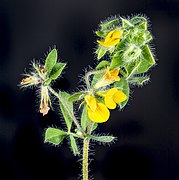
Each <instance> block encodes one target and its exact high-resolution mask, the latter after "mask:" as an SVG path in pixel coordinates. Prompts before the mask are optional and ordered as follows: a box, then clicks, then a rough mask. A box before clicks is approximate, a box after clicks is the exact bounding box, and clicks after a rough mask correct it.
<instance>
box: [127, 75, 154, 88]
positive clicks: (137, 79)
mask: <svg viewBox="0 0 179 180" xmlns="http://www.w3.org/2000/svg"><path fill="white" fill-rule="evenodd" d="M149 80H150V77H148V76H141V77H140V76H133V77H131V78H130V79H129V80H128V81H129V83H131V84H134V85H140V86H142V85H143V84H144V83H146V82H147V81H149Z"/></svg>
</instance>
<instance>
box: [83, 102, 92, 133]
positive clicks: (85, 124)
mask: <svg viewBox="0 0 179 180" xmlns="http://www.w3.org/2000/svg"><path fill="white" fill-rule="evenodd" d="M89 124H90V119H89V117H88V112H87V109H86V105H84V106H83V111H82V114H81V127H82V129H83V130H84V131H85V132H86V130H87V127H88V125H89Z"/></svg>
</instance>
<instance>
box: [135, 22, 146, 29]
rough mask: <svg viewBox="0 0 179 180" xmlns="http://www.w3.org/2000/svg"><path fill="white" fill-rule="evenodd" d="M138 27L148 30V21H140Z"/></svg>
mask: <svg viewBox="0 0 179 180" xmlns="http://www.w3.org/2000/svg"><path fill="white" fill-rule="evenodd" d="M136 28H138V29H141V30H147V21H144V22H142V23H140V24H139V25H137V26H136Z"/></svg>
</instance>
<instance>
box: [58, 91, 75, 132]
mask: <svg viewBox="0 0 179 180" xmlns="http://www.w3.org/2000/svg"><path fill="white" fill-rule="evenodd" d="M59 95H60V96H61V99H62V100H63V102H59V104H60V109H61V112H62V114H63V117H64V119H65V122H66V125H67V128H68V132H70V130H71V126H72V122H73V120H72V118H71V116H70V115H69V111H68V110H67V107H66V106H68V108H69V109H70V111H71V112H73V103H72V102H70V101H69V100H68V99H69V97H70V94H68V93H66V92H59Z"/></svg>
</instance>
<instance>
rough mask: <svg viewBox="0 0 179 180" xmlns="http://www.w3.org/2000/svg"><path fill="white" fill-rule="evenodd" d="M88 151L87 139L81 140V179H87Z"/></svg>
mask: <svg viewBox="0 0 179 180" xmlns="http://www.w3.org/2000/svg"><path fill="white" fill-rule="evenodd" d="M88 151H89V139H88V138H85V139H84V140H83V167H82V168H83V180H88Z"/></svg>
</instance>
